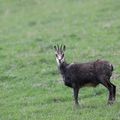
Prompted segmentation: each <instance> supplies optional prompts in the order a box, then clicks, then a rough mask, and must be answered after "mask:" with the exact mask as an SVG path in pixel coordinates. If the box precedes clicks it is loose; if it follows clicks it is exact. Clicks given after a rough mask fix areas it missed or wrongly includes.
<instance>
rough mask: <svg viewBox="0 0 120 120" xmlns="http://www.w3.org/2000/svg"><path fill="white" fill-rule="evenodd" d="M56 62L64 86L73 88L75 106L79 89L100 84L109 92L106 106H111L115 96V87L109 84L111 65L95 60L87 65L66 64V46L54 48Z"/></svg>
mask: <svg viewBox="0 0 120 120" xmlns="http://www.w3.org/2000/svg"><path fill="white" fill-rule="evenodd" d="M54 49H55V55H56V61H57V64H58V68H59V71H60V73H61V75H62V78H63V81H64V84H65V85H66V86H68V87H70V88H73V93H74V100H75V105H79V102H78V93H79V89H80V88H82V87H85V86H92V87H96V86H97V85H98V84H102V85H103V86H105V87H106V88H107V89H108V91H109V98H108V104H113V102H114V101H115V96H116V86H115V85H113V84H112V83H111V82H110V77H111V76H112V71H113V65H112V64H110V63H109V62H108V61H104V60H96V61H94V62H87V63H71V64H68V63H67V62H66V61H65V58H64V51H65V49H66V46H65V45H64V46H62V45H61V46H59V45H57V46H54Z"/></svg>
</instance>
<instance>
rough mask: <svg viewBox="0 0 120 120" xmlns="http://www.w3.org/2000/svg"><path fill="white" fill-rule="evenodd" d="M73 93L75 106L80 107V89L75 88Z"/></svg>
mask: <svg viewBox="0 0 120 120" xmlns="http://www.w3.org/2000/svg"><path fill="white" fill-rule="evenodd" d="M73 92H74V100H75V105H79V102H78V93H79V88H78V87H74V88H73Z"/></svg>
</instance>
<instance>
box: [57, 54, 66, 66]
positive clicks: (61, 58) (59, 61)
mask: <svg viewBox="0 0 120 120" xmlns="http://www.w3.org/2000/svg"><path fill="white" fill-rule="evenodd" d="M56 61H57V64H58V66H60V64H61V63H63V62H64V54H61V53H57V54H56Z"/></svg>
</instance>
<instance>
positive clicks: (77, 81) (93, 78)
mask: <svg viewBox="0 0 120 120" xmlns="http://www.w3.org/2000/svg"><path fill="white" fill-rule="evenodd" d="M59 70H60V73H61V75H62V77H63V81H64V83H65V85H66V86H68V87H71V88H73V86H74V85H76V86H78V87H79V88H81V87H84V86H93V87H96V86H97V85H98V84H99V83H101V82H102V81H101V78H102V79H107V80H109V79H110V77H111V75H112V71H113V67H112V65H111V64H109V62H107V61H102V60H97V61H95V62H88V63H80V64H77V63H75V64H67V63H65V62H64V63H62V64H61V65H60V66H59Z"/></svg>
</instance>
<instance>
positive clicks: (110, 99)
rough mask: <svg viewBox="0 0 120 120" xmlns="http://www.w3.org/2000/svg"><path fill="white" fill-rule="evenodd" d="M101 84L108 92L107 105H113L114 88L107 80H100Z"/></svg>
mask: <svg viewBox="0 0 120 120" xmlns="http://www.w3.org/2000/svg"><path fill="white" fill-rule="evenodd" d="M101 84H102V85H104V86H105V87H106V88H107V89H108V90H109V98H108V104H113V101H114V96H115V95H114V93H115V87H114V86H113V84H112V83H110V81H108V80H101Z"/></svg>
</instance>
